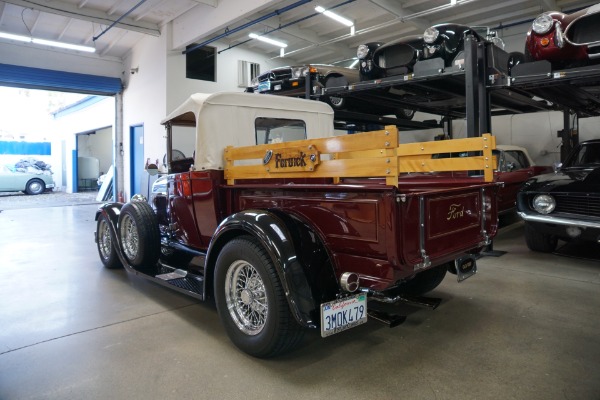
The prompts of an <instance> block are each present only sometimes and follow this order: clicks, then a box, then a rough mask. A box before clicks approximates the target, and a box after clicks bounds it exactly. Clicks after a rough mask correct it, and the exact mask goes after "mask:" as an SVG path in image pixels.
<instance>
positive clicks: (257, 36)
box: [248, 33, 287, 48]
mask: <svg viewBox="0 0 600 400" xmlns="http://www.w3.org/2000/svg"><path fill="white" fill-rule="evenodd" d="M248 36H250V37H251V38H252V39H258V40H260V41H261V42H265V43H269V44H272V45H273V46H279V47H281V48H285V47H287V44H285V43H283V42H280V41H278V40H273V39H269V38H267V37H264V36H259V35H257V34H256V33H251V34H249V35H248Z"/></svg>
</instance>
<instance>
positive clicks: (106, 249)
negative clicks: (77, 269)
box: [98, 220, 112, 259]
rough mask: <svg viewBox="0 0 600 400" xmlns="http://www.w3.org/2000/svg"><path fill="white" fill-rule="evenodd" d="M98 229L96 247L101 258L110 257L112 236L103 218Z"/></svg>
mask: <svg viewBox="0 0 600 400" xmlns="http://www.w3.org/2000/svg"><path fill="white" fill-rule="evenodd" d="M99 226H100V227H99V229H98V245H99V246H98V248H99V249H100V253H101V255H102V257H103V258H105V259H107V258H109V257H110V252H111V250H112V238H111V236H110V227H109V226H108V224H107V223H106V221H105V220H101V221H100V224H99Z"/></svg>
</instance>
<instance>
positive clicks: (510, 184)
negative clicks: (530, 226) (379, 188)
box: [415, 144, 552, 213]
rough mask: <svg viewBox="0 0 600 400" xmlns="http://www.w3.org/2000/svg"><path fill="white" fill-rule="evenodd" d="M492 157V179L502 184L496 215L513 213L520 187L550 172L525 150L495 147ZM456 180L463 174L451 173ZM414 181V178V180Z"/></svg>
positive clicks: (444, 155)
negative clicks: (494, 167)
mask: <svg viewBox="0 0 600 400" xmlns="http://www.w3.org/2000/svg"><path fill="white" fill-rule="evenodd" d="M492 153H493V155H494V156H495V157H496V161H497V163H498V164H497V168H496V169H495V170H494V179H495V181H496V182H500V183H502V186H501V187H500V189H499V190H498V194H497V197H496V199H497V203H498V213H506V212H510V211H514V209H515V206H516V199H517V193H518V192H519V189H521V186H523V184H524V183H525V182H526V181H527V180H529V179H530V178H532V177H534V176H536V175H540V174H547V173H549V172H552V167H551V166H542V165H536V164H535V162H534V161H533V159H532V158H531V157H530V156H529V153H528V152H527V149H525V148H523V147H519V146H512V145H500V144H499V145H497V146H496V150H494V151H493V152H492ZM467 156H469V153H442V154H435V155H434V156H433V158H456V157H467ZM451 174H452V175H453V176H454V177H456V178H462V177H463V176H464V175H466V173H465V172H453V173H451ZM415 180H416V178H415Z"/></svg>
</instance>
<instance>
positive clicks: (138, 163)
mask: <svg viewBox="0 0 600 400" xmlns="http://www.w3.org/2000/svg"><path fill="white" fill-rule="evenodd" d="M129 132H130V139H131V142H130V143H131V157H130V158H129V159H130V160H131V164H130V165H129V170H130V171H131V192H130V196H133V195H134V194H136V193H140V194H146V195H147V193H142V177H143V176H144V126H143V125H136V126H132V127H130V128H129Z"/></svg>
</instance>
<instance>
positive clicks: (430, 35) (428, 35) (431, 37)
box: [423, 27, 440, 44]
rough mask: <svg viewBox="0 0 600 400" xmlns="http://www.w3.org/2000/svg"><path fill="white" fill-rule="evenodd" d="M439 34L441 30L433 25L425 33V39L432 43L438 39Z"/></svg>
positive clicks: (426, 41)
mask: <svg viewBox="0 0 600 400" xmlns="http://www.w3.org/2000/svg"><path fill="white" fill-rule="evenodd" d="M438 36H440V31H438V30H437V29H435V28H433V27H431V28H427V29H425V32H424V33H423V41H424V42H425V43H427V44H432V43H433V42H435V41H436V40H437V38H438Z"/></svg>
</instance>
